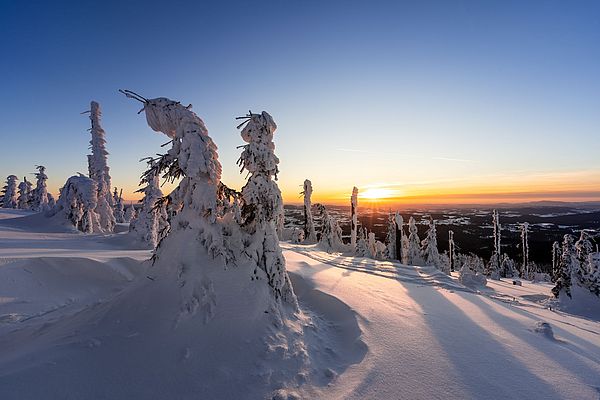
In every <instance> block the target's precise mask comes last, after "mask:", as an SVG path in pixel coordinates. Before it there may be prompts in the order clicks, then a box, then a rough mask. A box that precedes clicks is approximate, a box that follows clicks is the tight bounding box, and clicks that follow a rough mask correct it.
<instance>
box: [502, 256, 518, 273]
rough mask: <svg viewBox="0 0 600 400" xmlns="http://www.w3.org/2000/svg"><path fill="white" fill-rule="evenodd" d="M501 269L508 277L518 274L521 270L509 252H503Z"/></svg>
mask: <svg viewBox="0 0 600 400" xmlns="http://www.w3.org/2000/svg"><path fill="white" fill-rule="evenodd" d="M500 271H501V273H502V275H503V276H504V277H506V278H512V277H514V276H518V275H519V272H518V271H517V269H516V268H515V262H514V261H513V260H512V259H511V258H510V257H509V256H508V254H506V253H504V254H502V261H501V262H500Z"/></svg>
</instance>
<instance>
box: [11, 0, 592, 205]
mask: <svg viewBox="0 0 600 400" xmlns="http://www.w3.org/2000/svg"><path fill="white" fill-rule="evenodd" d="M191 3H192V2H180V1H160V2H158V1H157V2H153V1H70V2H65V1H17V0H12V1H11V0H0V56H1V59H2V62H0V83H1V84H0V91H1V95H0V136H1V139H2V140H1V142H0V143H1V144H0V146H1V147H0V148H1V151H0V175H2V176H6V175H9V174H16V175H19V176H23V175H24V174H28V173H30V172H33V171H34V165H36V164H40V163H41V164H44V165H45V166H46V167H47V168H48V171H47V173H48V175H49V176H50V180H49V186H50V189H51V191H53V192H54V193H57V191H58V188H59V187H60V186H61V185H62V184H63V183H64V182H65V180H66V179H67V177H68V176H70V175H72V174H74V173H75V172H78V171H80V172H87V165H86V156H85V155H86V154H87V151H88V150H87V146H88V141H89V133H88V132H87V130H86V129H87V128H88V127H89V119H88V117H87V116H85V115H80V112H82V111H84V110H87V109H88V108H89V102H90V100H92V99H93V100H96V101H98V102H100V104H101V106H102V108H103V112H104V118H103V126H104V129H105V130H106V132H107V140H108V144H107V148H108V151H109V152H110V156H109V166H110V168H111V175H112V178H113V184H114V185H116V186H119V187H124V188H125V192H124V193H125V197H126V198H128V199H132V198H135V195H134V194H133V191H134V190H135V189H136V188H137V182H138V177H139V175H140V173H141V171H142V170H143V167H144V165H142V164H141V163H139V162H138V160H139V159H140V158H142V157H145V156H147V155H152V154H155V153H156V152H159V151H161V148H160V144H162V143H164V142H166V141H167V138H166V136H163V135H160V134H157V133H154V132H152V131H151V130H150V128H148V127H147V125H146V123H145V119H144V118H143V116H141V115H137V114H136V112H137V111H138V110H139V108H140V107H139V103H137V102H134V101H132V100H128V99H126V98H125V97H124V96H122V95H120V94H119V93H117V89H119V88H125V89H131V90H134V91H136V92H138V93H140V94H142V95H143V96H145V97H148V98H151V97H162V96H164V97H169V98H172V99H175V100H179V101H181V102H182V103H184V104H188V103H192V104H193V106H194V108H193V109H194V111H195V112H196V113H197V114H198V115H199V116H200V117H201V118H202V119H203V120H204V121H205V123H206V125H207V127H208V129H209V132H210V135H211V136H212V138H213V139H214V140H215V142H216V143H217V145H218V146H219V156H220V160H221V162H222V164H223V170H224V172H223V181H224V182H225V183H226V184H228V185H229V186H232V187H238V188H239V187H241V185H242V184H243V177H244V176H243V175H240V174H239V169H238V168H237V166H236V165H235V162H236V160H237V158H238V156H239V152H240V150H239V149H236V146H238V145H240V144H242V141H241V138H240V136H239V131H237V130H236V129H235V126H236V121H235V120H234V117H236V116H238V115H243V114H244V113H246V112H247V111H248V109H251V110H252V111H255V112H258V111H262V110H267V111H268V112H269V113H271V114H272V115H273V117H274V119H275V121H276V122H277V123H278V125H279V129H278V130H277V132H276V134H275V141H276V146H277V147H276V152H277V155H278V156H279V157H280V159H281V165H280V169H281V174H280V176H279V184H280V187H281V189H282V191H283V195H284V199H285V201H286V202H297V201H299V200H300V199H299V197H298V192H300V190H301V184H302V182H303V180H304V179H305V178H310V179H311V180H312V181H313V186H314V199H315V200H316V201H325V202H346V201H347V198H348V197H349V194H350V192H351V189H352V186H354V185H356V186H358V187H359V188H360V189H361V192H362V193H369V192H367V190H369V189H371V190H373V188H374V189H375V191H374V192H373V191H372V192H371V193H372V194H373V193H374V194H375V195H378V194H382V195H384V196H392V197H393V198H394V201H403V202H413V203H419V202H427V203H440V202H477V201H485V202H491V201H524V200H542V199H558V200H600V157H599V156H600V2H598V1H589V2H584V1H568V2H567V1H542V0H540V1H515V2H511V1H472V2H470V1H451V0H447V1H439V2H437V1H418V2H417V1H414V2H401V1H390V2H383V1H382V2H376V1H373V2H367V1H361V2H352V1H340V2H333V1H331V2H325V1H314V2H313V1H273V2H261V1H257V2H213V3H212V4H211V3H208V2H194V4H193V5H192V4H191Z"/></svg>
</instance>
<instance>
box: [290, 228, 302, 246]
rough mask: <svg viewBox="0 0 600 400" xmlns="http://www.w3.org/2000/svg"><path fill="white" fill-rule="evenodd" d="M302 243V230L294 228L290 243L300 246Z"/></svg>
mask: <svg viewBox="0 0 600 400" xmlns="http://www.w3.org/2000/svg"><path fill="white" fill-rule="evenodd" d="M302 242H304V229H301V228H294V229H293V230H292V243H295V244H300V243H302Z"/></svg>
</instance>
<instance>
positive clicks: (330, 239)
mask: <svg viewBox="0 0 600 400" xmlns="http://www.w3.org/2000/svg"><path fill="white" fill-rule="evenodd" d="M316 207H317V209H318V211H319V214H321V221H322V223H323V228H322V230H321V236H320V238H319V245H320V246H321V247H322V248H323V249H324V250H325V251H327V252H329V253H331V252H334V251H341V249H342V245H343V242H342V228H340V226H339V224H338V222H337V220H336V219H335V218H334V217H333V216H332V215H331V214H330V213H329V212H328V211H327V208H326V207H325V206H324V205H322V204H317V205H316Z"/></svg>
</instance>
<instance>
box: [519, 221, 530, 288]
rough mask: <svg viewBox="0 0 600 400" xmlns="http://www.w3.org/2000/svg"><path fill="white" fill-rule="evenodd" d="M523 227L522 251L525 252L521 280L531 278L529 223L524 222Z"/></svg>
mask: <svg viewBox="0 0 600 400" xmlns="http://www.w3.org/2000/svg"><path fill="white" fill-rule="evenodd" d="M520 227H521V250H522V251H523V258H522V260H523V263H522V264H521V278H524V279H528V278H529V237H528V230H529V223H527V222H524V223H522V224H521V225H520Z"/></svg>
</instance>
